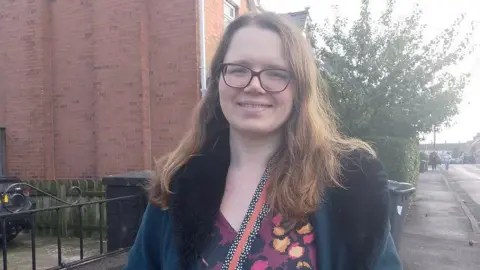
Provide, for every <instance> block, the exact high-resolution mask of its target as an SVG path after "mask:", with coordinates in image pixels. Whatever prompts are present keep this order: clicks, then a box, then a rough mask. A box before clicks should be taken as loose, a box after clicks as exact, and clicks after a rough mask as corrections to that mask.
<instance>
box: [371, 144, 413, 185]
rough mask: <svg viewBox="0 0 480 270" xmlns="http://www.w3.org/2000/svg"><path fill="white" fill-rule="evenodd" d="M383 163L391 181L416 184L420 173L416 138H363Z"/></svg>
mask: <svg viewBox="0 0 480 270" xmlns="http://www.w3.org/2000/svg"><path fill="white" fill-rule="evenodd" d="M363 140H365V141H366V142H368V143H370V145H372V147H373V148H374V149H375V151H376V152H377V155H378V158H379V159H380V160H381V161H382V162H383V164H384V166H385V168H386V170H387V172H388V177H389V179H390V180H394V181H399V182H408V183H411V184H413V185H415V184H416V182H417V179H418V176H419V171H420V150H419V142H418V140H417V139H416V138H412V139H404V138H396V137H368V138H363Z"/></svg>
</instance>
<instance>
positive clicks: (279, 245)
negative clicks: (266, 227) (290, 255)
mask: <svg viewBox="0 0 480 270" xmlns="http://www.w3.org/2000/svg"><path fill="white" fill-rule="evenodd" d="M290 243H291V241H290V238H289V237H285V238H283V239H273V248H274V249H275V250H277V251H278V252H281V253H285V251H286V250H287V248H288V246H289V245H290Z"/></svg>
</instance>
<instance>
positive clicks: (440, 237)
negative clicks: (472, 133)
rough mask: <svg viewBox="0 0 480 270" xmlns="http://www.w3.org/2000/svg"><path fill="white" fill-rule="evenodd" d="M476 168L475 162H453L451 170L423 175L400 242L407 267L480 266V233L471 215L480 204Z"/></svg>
mask: <svg viewBox="0 0 480 270" xmlns="http://www.w3.org/2000/svg"><path fill="white" fill-rule="evenodd" d="M476 171H477V168H476V167H475V165H473V166H472V165H452V166H451V167H450V170H449V171H448V172H445V171H442V170H440V171H436V172H432V171H428V172H426V173H422V174H420V179H419V181H418V184H417V193H416V198H415V201H414V202H413V204H412V206H411V209H410V212H409V215H408V217H407V221H406V222H405V224H404V229H403V232H404V233H403V235H402V238H401V241H400V255H401V257H402V261H403V264H404V268H405V270H450V269H451V270H459V269H461V270H478V269H480V268H479V266H480V245H479V244H478V242H479V240H480V235H478V234H477V233H475V229H474V228H473V226H472V216H473V215H472V214H471V209H475V208H476V207H477V206H478V204H476V202H475V201H474V199H473V197H475V195H476V194H474V193H475V190H477V189H478V188H480V180H478V179H477V175H478V173H476ZM464 188H467V189H468V191H465V190H464ZM470 196H472V198H470ZM468 198H470V199H468ZM473 220H474V219H473Z"/></svg>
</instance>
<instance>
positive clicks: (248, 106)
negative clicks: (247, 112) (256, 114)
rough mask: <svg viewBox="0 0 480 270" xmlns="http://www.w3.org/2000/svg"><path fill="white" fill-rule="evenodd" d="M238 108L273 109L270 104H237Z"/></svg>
mask: <svg viewBox="0 0 480 270" xmlns="http://www.w3.org/2000/svg"><path fill="white" fill-rule="evenodd" d="M237 104H238V106H240V107H243V108H271V107H273V106H272V105H270V104H254V103H246V102H238V103H237Z"/></svg>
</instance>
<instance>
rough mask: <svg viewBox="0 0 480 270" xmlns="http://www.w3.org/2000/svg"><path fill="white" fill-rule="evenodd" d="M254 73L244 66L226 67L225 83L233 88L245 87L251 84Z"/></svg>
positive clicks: (224, 73)
mask: <svg viewBox="0 0 480 270" xmlns="http://www.w3.org/2000/svg"><path fill="white" fill-rule="evenodd" d="M251 77H252V72H251V71H250V70H249V69H248V68H246V67H242V66H238V65H226V66H225V68H224V70H223V78H224V79H225V83H226V84H228V85H229V86H231V87H245V86H247V84H248V83H249V82H250V78H251Z"/></svg>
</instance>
